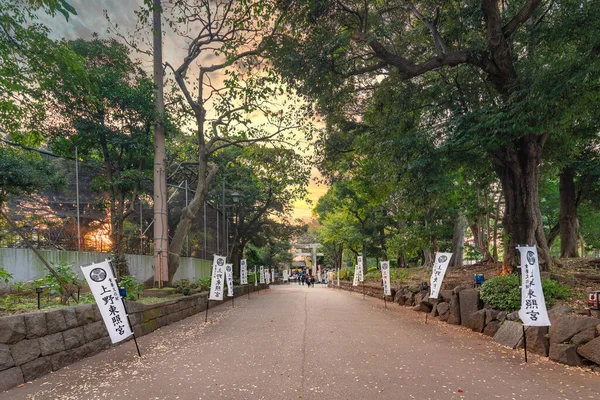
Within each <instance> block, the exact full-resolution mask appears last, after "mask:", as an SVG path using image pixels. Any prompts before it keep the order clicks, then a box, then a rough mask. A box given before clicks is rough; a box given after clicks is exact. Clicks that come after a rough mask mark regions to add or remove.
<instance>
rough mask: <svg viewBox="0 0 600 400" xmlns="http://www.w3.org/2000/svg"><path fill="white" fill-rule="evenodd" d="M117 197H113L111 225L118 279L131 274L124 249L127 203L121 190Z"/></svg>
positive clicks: (118, 191) (117, 191)
mask: <svg viewBox="0 0 600 400" xmlns="http://www.w3.org/2000/svg"><path fill="white" fill-rule="evenodd" d="M115 192H116V197H117V198H115V199H113V201H114V206H113V207H111V209H112V210H113V212H114V215H111V220H112V224H111V225H112V226H111V231H112V234H111V241H112V249H111V250H112V253H113V255H114V263H115V267H116V270H117V279H118V280H120V279H121V277H122V276H124V275H131V273H130V271H129V266H128V265H127V261H126V259H125V254H124V251H123V226H124V222H125V204H124V201H125V199H124V196H123V193H122V192H121V191H120V190H116V191H115Z"/></svg>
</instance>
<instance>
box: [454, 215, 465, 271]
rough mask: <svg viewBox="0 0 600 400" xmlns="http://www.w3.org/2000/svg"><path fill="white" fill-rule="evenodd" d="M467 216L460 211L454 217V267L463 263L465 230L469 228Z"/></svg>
mask: <svg viewBox="0 0 600 400" xmlns="http://www.w3.org/2000/svg"><path fill="white" fill-rule="evenodd" d="M467 225H468V222H467V218H466V217H465V215H464V214H463V213H462V212H461V211H458V212H457V213H456V218H455V219H454V233H453V234H452V250H451V251H452V254H453V257H452V262H451V265H450V266H452V267H456V266H459V265H462V264H463V253H464V249H465V231H466V229H467Z"/></svg>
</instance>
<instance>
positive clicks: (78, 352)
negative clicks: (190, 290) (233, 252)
mask: <svg viewBox="0 0 600 400" xmlns="http://www.w3.org/2000/svg"><path fill="white" fill-rule="evenodd" d="M248 288H249V289H250V291H251V292H252V291H253V290H254V289H255V288H254V287H250V286H247V285H246V286H238V287H236V288H235V289H234V295H235V297H238V296H243V295H244V294H246V293H247V289H248ZM260 288H261V289H266V288H268V286H267V285H260ZM226 301H229V299H227V300H226ZM206 303H207V293H199V294H194V295H191V296H186V297H181V298H178V299H173V300H167V301H164V302H161V303H155V304H149V305H145V304H142V303H138V302H135V301H127V311H128V313H129V317H130V319H131V324H132V326H133V331H134V332H135V335H136V336H143V335H146V334H148V333H150V332H152V331H154V330H156V329H158V328H160V327H161V326H165V325H168V324H171V323H173V322H176V321H179V320H182V319H184V318H186V317H189V316H192V315H194V314H197V313H200V312H203V311H205V310H206ZM221 303H223V302H214V301H213V302H211V308H212V307H216V306H217V305H218V304H221ZM110 346H111V341H110V338H109V336H108V331H107V330H106V327H105V325H104V322H103V321H102V316H101V315H100V312H99V311H98V307H97V306H96V305H95V304H86V305H81V306H75V307H65V308H61V309H58V310H52V311H47V312H36V313H27V314H18V315H12V316H8V317H2V318H0V391H4V390H8V389H10V388H11V387H14V386H17V385H20V384H22V383H24V382H28V381H31V380H33V379H36V378H38V377H40V376H42V375H45V374H47V373H50V372H52V371H56V370H58V369H60V368H62V367H64V366H67V365H69V364H72V363H74V362H76V361H79V360H81V359H83V358H85V357H89V356H92V355H94V354H97V353H99V352H101V351H102V350H104V349H107V348H108V347H110Z"/></svg>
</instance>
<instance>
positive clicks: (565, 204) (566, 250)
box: [559, 167, 579, 258]
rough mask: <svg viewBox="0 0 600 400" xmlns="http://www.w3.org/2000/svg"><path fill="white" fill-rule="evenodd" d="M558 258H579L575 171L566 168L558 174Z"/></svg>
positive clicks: (571, 168)
mask: <svg viewBox="0 0 600 400" xmlns="http://www.w3.org/2000/svg"><path fill="white" fill-rule="evenodd" d="M559 190H560V217H559V224H560V256H561V258H571V257H579V251H578V233H579V220H578V219H577V195H576V193H575V170H574V169H573V167H566V168H564V169H563V170H562V171H561V173H560V181H559Z"/></svg>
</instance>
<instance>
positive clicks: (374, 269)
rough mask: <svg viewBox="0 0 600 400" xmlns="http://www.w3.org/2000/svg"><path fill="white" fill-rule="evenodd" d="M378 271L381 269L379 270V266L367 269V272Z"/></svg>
mask: <svg viewBox="0 0 600 400" xmlns="http://www.w3.org/2000/svg"><path fill="white" fill-rule="evenodd" d="M378 269H379V268H377V266H376V265H374V266H372V267H369V268H367V272H373V271H377V270H378Z"/></svg>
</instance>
